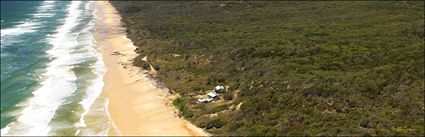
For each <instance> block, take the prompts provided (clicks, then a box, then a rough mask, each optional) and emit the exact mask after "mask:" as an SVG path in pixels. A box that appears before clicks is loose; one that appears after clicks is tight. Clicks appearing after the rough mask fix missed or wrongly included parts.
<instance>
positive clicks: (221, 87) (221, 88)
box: [213, 85, 225, 93]
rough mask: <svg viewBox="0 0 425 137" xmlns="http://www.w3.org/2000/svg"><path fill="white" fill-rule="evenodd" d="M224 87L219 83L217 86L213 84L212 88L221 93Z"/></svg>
mask: <svg viewBox="0 0 425 137" xmlns="http://www.w3.org/2000/svg"><path fill="white" fill-rule="evenodd" d="M224 89H225V88H224V86H220V85H219V86H215V87H214V89H213V90H214V91H215V92H218V93H222V92H224Z"/></svg>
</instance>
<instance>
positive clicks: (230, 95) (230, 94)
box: [224, 93, 233, 100]
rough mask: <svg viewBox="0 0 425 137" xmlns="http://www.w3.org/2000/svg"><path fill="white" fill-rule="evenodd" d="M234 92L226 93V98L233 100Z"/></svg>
mask: <svg viewBox="0 0 425 137" xmlns="http://www.w3.org/2000/svg"><path fill="white" fill-rule="evenodd" d="M232 99H233V94H232V93H226V94H224V100H232Z"/></svg>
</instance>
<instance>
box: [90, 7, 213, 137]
mask: <svg viewBox="0 0 425 137" xmlns="http://www.w3.org/2000/svg"><path fill="white" fill-rule="evenodd" d="M92 7H93V8H95V9H96V17H97V18H96V24H95V28H96V31H95V34H94V35H95V39H96V41H97V43H96V46H97V48H98V51H100V53H101V54H102V55H103V60H104V62H105V65H106V68H107V70H106V73H105V75H104V83H105V86H104V87H103V91H102V94H105V95H106V96H107V97H108V99H109V105H108V113H109V114H110V118H111V123H112V124H111V128H110V129H109V132H108V135H179V136H183V135H190V136H206V135H208V134H207V133H206V132H204V131H203V130H202V129H200V128H197V127H196V126H194V125H193V124H191V123H190V122H188V121H187V120H184V119H183V118H179V117H177V116H175V114H174V111H175V108H174V107H173V106H172V105H171V102H170V101H171V100H170V95H169V93H168V89H166V88H163V89H161V88H160V87H157V86H156V83H155V80H153V79H150V78H148V77H147V75H146V73H148V71H143V70H142V69H141V68H139V67H135V66H133V65H132V59H134V57H136V56H137V54H136V53H135V52H134V49H135V48H136V47H135V46H134V45H133V43H132V41H131V40H130V39H128V38H127V37H126V33H125V31H124V29H123V28H122V26H121V24H120V23H121V22H120V16H119V14H118V13H117V11H116V10H115V8H114V7H113V6H112V5H111V4H110V3H109V2H108V1H95V2H94V3H93V5H92Z"/></svg>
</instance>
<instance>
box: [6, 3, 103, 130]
mask: <svg viewBox="0 0 425 137" xmlns="http://www.w3.org/2000/svg"><path fill="white" fill-rule="evenodd" d="M90 3H91V2H87V1H72V2H71V1H1V46H0V52H1V131H2V132H1V134H2V135H85V134H90V135H96V134H97V135H104V134H106V132H107V129H108V126H107V125H108V124H109V123H108V122H109V121H108V120H105V119H108V116H107V114H106V110H105V108H106V107H105V105H103V104H105V101H99V100H97V97H98V96H99V95H100V93H101V90H102V87H103V81H102V79H103V74H104V71H105V67H104V63H103V61H102V57H101V54H99V53H98V52H97V50H96V49H95V46H94V45H95V41H94V38H93V32H94V29H95V28H94V20H95V14H94V12H95V11H93V10H91V9H90V7H89V6H90ZM96 103H98V104H96ZM93 106H97V107H98V108H96V109H99V108H100V109H102V110H103V111H99V110H96V111H95V112H94V111H93V110H92V109H93ZM93 115H98V116H97V117H98V118H99V119H100V120H99V121H94V122H96V123H97V124H96V126H93V127H90V126H87V125H93V124H92V123H88V122H86V121H87V117H89V116H91V117H93ZM90 121H93V120H90Z"/></svg>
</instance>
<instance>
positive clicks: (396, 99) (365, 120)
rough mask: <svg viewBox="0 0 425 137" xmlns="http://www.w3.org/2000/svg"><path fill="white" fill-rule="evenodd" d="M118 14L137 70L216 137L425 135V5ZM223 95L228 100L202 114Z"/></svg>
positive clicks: (135, 7) (164, 6)
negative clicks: (203, 98)
mask: <svg viewBox="0 0 425 137" xmlns="http://www.w3.org/2000/svg"><path fill="white" fill-rule="evenodd" d="M112 4H113V5H114V6H115V7H116V8H117V9H118V10H119V12H120V14H121V15H122V16H123V19H122V21H123V22H124V23H125V27H126V28H127V32H128V35H129V37H130V38H131V39H132V40H133V42H134V43H135V45H136V46H138V49H137V50H136V51H137V52H138V53H139V54H140V56H139V57H137V58H136V59H135V63H134V64H135V65H139V66H141V67H142V66H143V64H144V63H142V62H141V60H140V59H141V58H143V57H144V56H147V57H148V60H149V63H150V64H151V65H152V66H154V68H155V69H156V70H157V72H158V78H159V79H160V80H161V81H163V82H164V83H165V84H166V85H167V87H169V88H170V89H173V90H175V91H176V92H177V93H179V94H180V95H181V98H179V99H178V100H176V101H174V104H175V105H176V106H178V108H179V109H180V110H181V111H184V112H183V116H184V117H186V118H187V119H188V120H190V121H192V122H194V123H195V124H197V125H198V126H199V127H203V128H205V129H206V130H207V131H208V132H210V133H212V134H216V135H424V134H425V133H424V130H425V129H424V114H425V112H424V111H425V110H424V2H423V1H410V2H406V1H392V2H385V1H379V2H366V1H357V2H348V1H347V2H343V1H335V2H323V1H319V2H312V1H308V2H307V1H305V2H295V1H286V2H277V1H273V2H265V1H256V2H248V1H232V2H225V1H216V2H214V1H201V2H194V1H192V2H172V1H165V2H152V1H135V2H130V1H125V2H120V1H112ZM216 85H228V86H230V90H229V91H227V93H225V94H226V100H224V99H221V100H220V101H216V102H213V103H207V104H197V103H196V97H195V96H197V95H201V94H205V92H206V90H210V89H212V88H213V87H214V86H216ZM223 95H224V94H223ZM233 95H234V96H233ZM230 97H232V99H230ZM222 98H223V96H222ZM238 105H239V106H238ZM212 114H215V115H212Z"/></svg>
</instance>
